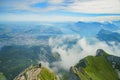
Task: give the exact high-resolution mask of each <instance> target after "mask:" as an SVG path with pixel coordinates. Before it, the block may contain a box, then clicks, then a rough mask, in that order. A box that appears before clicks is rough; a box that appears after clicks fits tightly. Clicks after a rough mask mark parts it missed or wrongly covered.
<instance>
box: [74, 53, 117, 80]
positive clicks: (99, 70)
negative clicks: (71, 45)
mask: <svg viewBox="0 0 120 80" xmlns="http://www.w3.org/2000/svg"><path fill="white" fill-rule="evenodd" d="M106 56H107V54H106V53H103V55H101V56H88V57H86V58H84V59H83V60H80V61H79V63H78V64H77V65H76V66H74V67H72V69H73V72H74V73H75V74H76V75H77V76H78V77H79V78H80V79H81V80H118V75H117V73H116V72H115V70H114V69H113V67H112V65H111V63H110V62H109V61H108V60H107V59H106Z"/></svg>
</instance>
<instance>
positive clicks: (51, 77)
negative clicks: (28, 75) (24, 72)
mask: <svg viewBox="0 0 120 80" xmlns="http://www.w3.org/2000/svg"><path fill="white" fill-rule="evenodd" d="M38 77H39V79H40V80H58V79H57V76H56V75H55V74H54V73H52V72H51V71H49V70H48V69H46V68H43V69H42V70H41V72H40V74H39V75H38Z"/></svg>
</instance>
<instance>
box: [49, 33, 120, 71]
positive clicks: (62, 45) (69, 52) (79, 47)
mask: <svg viewBox="0 0 120 80" xmlns="http://www.w3.org/2000/svg"><path fill="white" fill-rule="evenodd" d="M72 41H76V43H74V44H73V45H72V47H70V48H69V46H70V45H69V44H70V42H72ZM92 42H94V43H91V41H89V40H87V39H86V38H80V36H79V35H64V36H62V37H58V38H51V39H50V40H49V45H50V46H51V47H52V51H53V52H58V53H59V54H60V56H61V61H59V62H55V63H54V65H55V66H57V67H60V68H64V69H66V70H69V68H70V67H71V66H74V65H75V64H76V63H77V62H78V61H79V60H80V59H82V58H84V57H86V56H88V55H93V56H94V55H96V50H97V49H103V50H105V51H106V52H107V53H109V54H113V55H117V56H120V54H119V51H120V44H119V45H115V43H114V42H111V45H112V46H109V45H107V44H106V43H105V42H101V41H99V40H97V39H93V41H92ZM58 65H59V66H58Z"/></svg>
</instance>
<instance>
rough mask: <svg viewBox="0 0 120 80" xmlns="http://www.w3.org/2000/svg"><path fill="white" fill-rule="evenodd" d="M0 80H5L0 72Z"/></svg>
mask: <svg viewBox="0 0 120 80" xmlns="http://www.w3.org/2000/svg"><path fill="white" fill-rule="evenodd" d="M0 80H7V79H6V77H5V76H4V74H3V73H1V72H0Z"/></svg>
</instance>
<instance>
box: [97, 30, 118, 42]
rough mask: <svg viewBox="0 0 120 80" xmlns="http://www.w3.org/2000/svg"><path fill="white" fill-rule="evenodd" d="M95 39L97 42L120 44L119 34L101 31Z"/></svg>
mask: <svg viewBox="0 0 120 80" xmlns="http://www.w3.org/2000/svg"><path fill="white" fill-rule="evenodd" d="M97 38H98V39H99V40H101V41H105V42H110V41H114V42H118V43H119V42H120V33H117V32H112V31H109V30H104V29H101V30H100V31H99V32H98V34H97Z"/></svg>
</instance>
